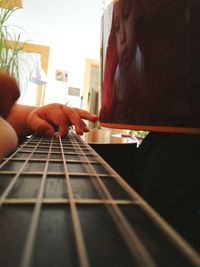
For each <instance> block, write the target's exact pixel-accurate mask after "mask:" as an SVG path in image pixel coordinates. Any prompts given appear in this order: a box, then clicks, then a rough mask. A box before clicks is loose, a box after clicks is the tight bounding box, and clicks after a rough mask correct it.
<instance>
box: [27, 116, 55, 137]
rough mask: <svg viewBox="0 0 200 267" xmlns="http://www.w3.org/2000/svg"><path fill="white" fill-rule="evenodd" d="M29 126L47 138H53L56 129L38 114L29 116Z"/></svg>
mask: <svg viewBox="0 0 200 267" xmlns="http://www.w3.org/2000/svg"><path fill="white" fill-rule="evenodd" d="M28 124H29V126H30V127H31V129H32V130H33V131H34V132H37V133H39V134H42V135H46V136H53V134H54V128H53V127H52V126H51V124H49V123H48V122H47V121H45V120H43V119H42V118H40V117H39V116H38V114H37V113H36V112H34V113H33V114H30V115H29V118H28Z"/></svg>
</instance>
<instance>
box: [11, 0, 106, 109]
mask: <svg viewBox="0 0 200 267" xmlns="http://www.w3.org/2000/svg"><path fill="white" fill-rule="evenodd" d="M52 2H53V3H54V1H49V0H24V8H23V9H22V10H18V11H16V13H15V15H14V16H12V17H11V19H10V23H12V24H15V25H18V26H21V27H22V28H23V29H24V30H25V33H24V32H23V33H22V38H23V39H24V40H28V41H29V42H30V43H35V44H40V45H46V46H49V47H50V57H49V68H48V74H47V80H48V83H47V86H46V97H45V104H47V103H51V102H59V103H66V102H68V101H69V104H71V105H72V106H79V105H80V99H79V98H77V97H69V96H67V89H68V87H69V86H71V87H78V88H80V89H81V94H82V88H83V82H84V71H85V60H86V58H91V59H96V60H99V56H100V21H101V13H102V1H101V0H58V1H57V2H56V6H55V5H52ZM56 69H59V70H65V71H67V72H68V82H67V83H65V82H60V81H56V80H55V71H56Z"/></svg>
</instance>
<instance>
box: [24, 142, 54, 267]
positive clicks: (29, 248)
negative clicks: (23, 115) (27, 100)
mask: <svg viewBox="0 0 200 267" xmlns="http://www.w3.org/2000/svg"><path fill="white" fill-rule="evenodd" d="M53 138H54V137H52V138H51V142H50V146H49V151H48V155H47V159H46V164H45V166H44V172H43V176H42V178H41V183H40V188H39V192H38V195H37V199H36V204H35V207H34V211H33V215H32V219H31V223H30V226H29V230H28V235H27V238H26V241H25V246H24V250H23V253H22V259H21V263H20V266H21V267H30V266H32V258H33V252H34V245H35V239H36V233H37V228H38V223H39V217H40V213H41V208H42V199H43V195H44V190H45V184H46V179H47V173H48V167H49V161H50V156H51V150H52V144H53Z"/></svg>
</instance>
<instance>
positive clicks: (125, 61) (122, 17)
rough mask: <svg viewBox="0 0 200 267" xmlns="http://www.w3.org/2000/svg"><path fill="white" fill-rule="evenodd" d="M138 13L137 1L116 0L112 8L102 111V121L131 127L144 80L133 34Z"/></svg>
mask: <svg viewBox="0 0 200 267" xmlns="http://www.w3.org/2000/svg"><path fill="white" fill-rule="evenodd" d="M138 10H139V8H138V4H137V2H134V1H131V0H125V1H124V0H122V1H118V2H116V3H115V5H114V7H113V17H112V25H111V32H110V36H109V41H108V47H107V55H106V62H105V71H104V89H103V90H104V94H105V96H103V97H104V101H103V107H102V109H101V118H102V119H103V120H108V121H109V122H115V123H126V124H130V123H132V122H134V121H136V119H137V114H138V112H137V114H136V113H135V109H137V111H139V109H140V105H139V102H140V101H139V99H140V97H141V95H142V91H143V88H144V81H145V77H144V62H143V56H142V52H141V49H140V46H139V45H138V43H137V38H136V32H135V31H136V22H137V17H138V14H137V12H139V11H138ZM111 61H112V62H111ZM111 68H112V69H111ZM111 72H112V74H111ZM107 73H108V76H107ZM111 88H112V91H111ZM106 94H108V95H106Z"/></svg>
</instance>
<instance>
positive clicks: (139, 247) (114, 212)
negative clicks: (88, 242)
mask: <svg viewBox="0 0 200 267" xmlns="http://www.w3.org/2000/svg"><path fill="white" fill-rule="evenodd" d="M72 136H73V140H74V142H72V144H73V143H77V139H76V138H78V137H76V138H75V136H74V135H73V134H72ZM79 140H81V139H79ZM82 142H83V141H82ZM77 144H78V143H77ZM88 149H91V150H92V148H90V147H88ZM77 152H78V154H79V155H81V156H82V157H83V158H84V161H88V160H87V157H85V155H84V152H83V150H82V148H81V147H79V148H78V151H77ZM93 152H94V151H93ZM93 155H94V156H96V153H95V152H94V153H93ZM84 167H85V169H86V171H88V169H90V171H89V172H90V173H91V172H92V173H93V177H95V178H96V181H97V184H96V183H94V185H95V186H96V189H97V190H98V192H99V193H100V195H101V197H105V196H106V197H107V198H108V199H109V200H112V201H113V200H114V199H113V197H112V195H111V194H110V192H109V191H108V190H107V188H106V187H105V185H104V183H103V182H102V180H101V179H100V177H99V175H98V173H97V172H96V170H95V168H94V167H93V166H92V164H91V163H90V162H89V161H88V162H87V165H85V164H84ZM104 204H105V205H106V203H104ZM106 207H107V209H108V211H109V212H110V215H111V216H112V219H113V221H114V223H115V224H116V226H117V228H118V230H119V231H120V233H121V235H122V237H123V239H124V241H125V242H126V244H127V246H128V248H129V250H130V252H131V255H132V256H133V257H134V259H135V260H136V261H137V264H138V266H141V267H143V266H149V267H156V263H155V262H154V260H153V259H152V257H151V256H150V254H149V253H148V251H147V250H146V248H145V247H144V245H143V244H142V242H141V241H140V239H139V237H138V236H137V234H136V232H135V231H134V229H133V228H132V227H131V225H130V224H129V222H128V221H127V220H126V218H125V216H124V215H123V213H122V212H121V210H120V209H119V207H118V206H117V205H116V203H115V202H114V201H113V203H112V205H106Z"/></svg>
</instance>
